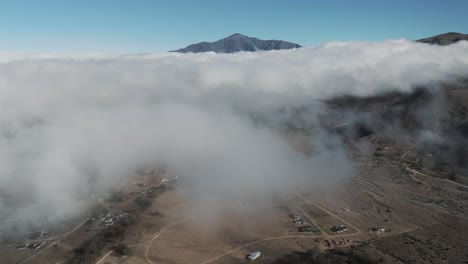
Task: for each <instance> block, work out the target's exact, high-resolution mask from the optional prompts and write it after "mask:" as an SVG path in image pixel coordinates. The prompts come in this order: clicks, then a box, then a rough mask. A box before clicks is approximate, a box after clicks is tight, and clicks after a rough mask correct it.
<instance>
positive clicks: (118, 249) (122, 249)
mask: <svg viewBox="0 0 468 264" xmlns="http://www.w3.org/2000/svg"><path fill="white" fill-rule="evenodd" d="M114 252H115V253H117V254H119V255H121V256H124V255H129V254H130V248H129V247H128V246H127V245H126V244H124V243H119V244H118V245H117V246H115V247H114Z"/></svg>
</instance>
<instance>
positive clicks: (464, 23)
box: [0, 0, 468, 53]
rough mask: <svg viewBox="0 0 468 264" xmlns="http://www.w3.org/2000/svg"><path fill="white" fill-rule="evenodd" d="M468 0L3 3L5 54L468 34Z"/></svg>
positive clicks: (0, 21)
mask: <svg viewBox="0 0 468 264" xmlns="http://www.w3.org/2000/svg"><path fill="white" fill-rule="evenodd" d="M467 10H468V1H466V0H451V1H450V0H445V1H444V0H406V1H403V0H393V1H387V0H353V1H351V0H341V1H337V0H327V1H320V0H317V1H313V0H308V1H307V0H290V1H286V0H279V1H276V0H269V1H264V0H237V1H232V0H230V1H227V0H226V1H225V0H217V1H213V0H199V1H197V0H191V1H180V0H167V1H166V0H160V1H158V0H126V1H124V0H93V1H91V0H10V1H4V0H0V51H20V52H74V53H89V52H112V53H120V52H132V53H135V52H161V51H167V50H171V49H177V48H181V47H185V46H187V45H189V44H191V43H195V42H200V41H204V40H206V41H214V40H217V39H220V38H223V37H226V36H228V35H231V34H233V33H242V34H245V35H248V36H255V37H258V38H261V39H284V40H288V41H292V42H296V43H299V44H301V45H304V46H307V45H316V44H320V43H323V42H326V41H332V40H342V41H346V40H364V41H380V40H385V39H390V38H392V39H395V38H397V39H398V38H408V39H418V38H422V37H426V36H432V35H436V34H439V33H443V32H448V31H457V32H462V33H468V16H467V14H466V11H467Z"/></svg>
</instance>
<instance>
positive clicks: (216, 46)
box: [171, 33, 301, 53]
mask: <svg viewBox="0 0 468 264" xmlns="http://www.w3.org/2000/svg"><path fill="white" fill-rule="evenodd" d="M300 47H301V45H299V44H296V43H292V42H287V41H283V40H261V39H258V38H252V37H248V36H244V35H242V34H239V33H236V34H233V35H231V36H229V37H227V38H223V39H220V40H218V41H215V42H200V43H196V44H192V45H189V46H187V47H185V48H183V49H178V50H173V51H171V52H181V53H188V52H193V53H199V52H209V51H214V52H216V53H235V52H239V51H260V50H282V49H295V48H300Z"/></svg>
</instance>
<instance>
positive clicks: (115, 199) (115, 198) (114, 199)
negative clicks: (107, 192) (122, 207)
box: [108, 191, 124, 203]
mask: <svg viewBox="0 0 468 264" xmlns="http://www.w3.org/2000/svg"><path fill="white" fill-rule="evenodd" d="M123 199H124V194H123V192H122V191H116V192H113V193H112V195H111V197H109V199H108V201H109V203H120V202H122V201H123Z"/></svg>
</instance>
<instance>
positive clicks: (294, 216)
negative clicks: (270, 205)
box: [288, 208, 320, 233]
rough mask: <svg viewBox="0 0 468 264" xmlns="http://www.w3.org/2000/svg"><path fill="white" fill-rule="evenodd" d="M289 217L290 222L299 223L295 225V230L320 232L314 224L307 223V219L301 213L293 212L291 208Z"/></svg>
mask: <svg viewBox="0 0 468 264" xmlns="http://www.w3.org/2000/svg"><path fill="white" fill-rule="evenodd" d="M288 211H289V217H290V218H291V220H292V222H293V223H294V224H296V225H301V226H298V227H297V232H299V233H311V232H320V230H318V229H317V228H315V227H314V226H311V225H309V223H308V222H307V221H305V220H304V219H303V218H302V215H300V214H298V213H296V212H294V211H293V210H291V209H289V208H288Z"/></svg>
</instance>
